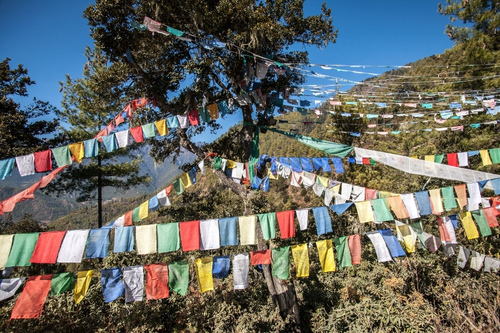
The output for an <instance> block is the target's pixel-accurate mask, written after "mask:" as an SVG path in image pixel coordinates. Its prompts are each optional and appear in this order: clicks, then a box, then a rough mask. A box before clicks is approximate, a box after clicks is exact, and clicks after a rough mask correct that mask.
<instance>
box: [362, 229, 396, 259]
mask: <svg viewBox="0 0 500 333" xmlns="http://www.w3.org/2000/svg"><path fill="white" fill-rule="evenodd" d="M366 236H368V238H369V239H370V241H371V242H372V244H373V246H374V247H375V253H376V254H377V258H378V261H379V262H386V261H391V260H392V257H391V254H390V253H389V249H388V248H387V245H386V243H385V241H384V238H383V237H382V235H381V234H380V233H379V232H378V231H370V232H367V233H366Z"/></svg>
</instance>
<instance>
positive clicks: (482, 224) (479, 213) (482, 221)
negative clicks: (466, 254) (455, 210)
mask: <svg viewBox="0 0 500 333" xmlns="http://www.w3.org/2000/svg"><path fill="white" fill-rule="evenodd" d="M470 213H471V214H472V217H473V218H474V221H476V223H477V226H478V227H479V232H480V233H481V236H483V237H486V236H490V235H491V228H490V226H489V225H488V221H487V220H486V216H485V215H484V213H483V210H482V209H478V210H474V211H471V212H470Z"/></svg>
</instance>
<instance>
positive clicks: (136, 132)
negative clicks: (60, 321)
mask: <svg viewBox="0 0 500 333" xmlns="http://www.w3.org/2000/svg"><path fill="white" fill-rule="evenodd" d="M129 131H130V134H131V135H132V137H133V138H134V140H135V142H138V143H140V142H144V136H143V135H142V127H141V126H136V127H132V128H131V129H130V130H129Z"/></svg>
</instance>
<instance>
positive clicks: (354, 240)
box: [347, 234, 361, 265]
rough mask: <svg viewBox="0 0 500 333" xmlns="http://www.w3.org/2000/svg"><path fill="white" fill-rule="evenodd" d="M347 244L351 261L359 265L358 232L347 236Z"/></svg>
mask: <svg viewBox="0 0 500 333" xmlns="http://www.w3.org/2000/svg"><path fill="white" fill-rule="evenodd" d="M347 244H348V246H349V252H350V253H351V263H352V264H353V265H361V239H360V237H359V235H358V234H355V235H350V236H347Z"/></svg>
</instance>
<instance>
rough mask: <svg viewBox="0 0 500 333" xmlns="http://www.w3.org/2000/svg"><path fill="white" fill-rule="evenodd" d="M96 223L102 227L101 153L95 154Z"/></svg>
mask: <svg viewBox="0 0 500 333" xmlns="http://www.w3.org/2000/svg"><path fill="white" fill-rule="evenodd" d="M97 165H98V168H97V215H98V218H97V224H98V227H99V228H101V227H102V172H101V155H97Z"/></svg>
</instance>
